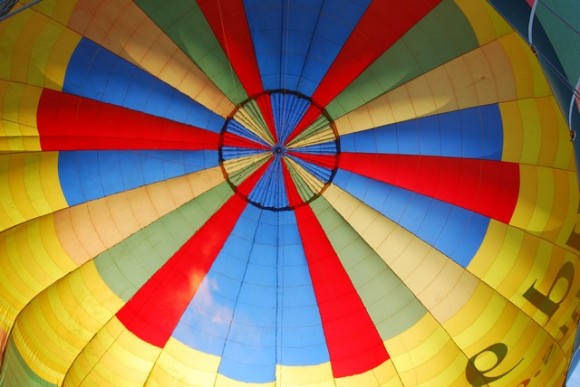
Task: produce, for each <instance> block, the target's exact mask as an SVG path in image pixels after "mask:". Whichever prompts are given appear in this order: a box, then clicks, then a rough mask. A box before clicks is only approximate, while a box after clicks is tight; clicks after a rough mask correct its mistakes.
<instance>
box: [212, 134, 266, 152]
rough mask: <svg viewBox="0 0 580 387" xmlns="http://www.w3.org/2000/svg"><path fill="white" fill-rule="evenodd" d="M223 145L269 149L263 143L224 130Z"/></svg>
mask: <svg viewBox="0 0 580 387" xmlns="http://www.w3.org/2000/svg"><path fill="white" fill-rule="evenodd" d="M223 141H224V146H231V147H236V148H248V149H260V150H269V149H270V147H267V146H265V145H263V144H260V143H257V142H255V141H253V140H250V139H247V138H243V137H240V136H238V135H236V134H233V133H230V132H226V133H225V134H224V139H223Z"/></svg>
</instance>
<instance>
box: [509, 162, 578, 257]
mask: <svg viewBox="0 0 580 387" xmlns="http://www.w3.org/2000/svg"><path fill="white" fill-rule="evenodd" d="M555 187H558V189H555ZM578 201H579V193H578V189H577V177H576V174H575V173H574V172H569V171H564V170H559V169H549V168H543V167H536V166H530V165H520V194H519V197H518V201H517V205H516V208H515V211H514V214H513V216H512V219H511V220H510V224H511V225H513V226H516V227H518V228H521V229H523V230H526V231H528V232H530V233H532V234H534V235H538V236H541V237H543V238H546V239H548V240H552V241H554V242H556V243H557V244H558V245H559V246H562V247H565V248H568V249H570V247H569V246H567V245H566V241H567V239H568V236H569V233H570V230H571V229H573V228H574V225H575V223H576V207H577V203H578Z"/></svg>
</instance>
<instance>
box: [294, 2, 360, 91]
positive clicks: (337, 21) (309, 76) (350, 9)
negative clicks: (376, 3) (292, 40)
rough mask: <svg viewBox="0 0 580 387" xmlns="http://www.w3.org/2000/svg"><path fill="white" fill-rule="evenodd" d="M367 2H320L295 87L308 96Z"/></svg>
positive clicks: (349, 32) (322, 76)
mask: <svg viewBox="0 0 580 387" xmlns="http://www.w3.org/2000/svg"><path fill="white" fill-rule="evenodd" d="M369 4H370V0H351V1H345V2H342V3H341V5H340V7H337V6H336V4H335V3H334V2H333V1H326V2H324V5H323V6H322V12H321V13H320V15H319V18H318V20H317V22H316V29H315V31H314V35H312V40H311V41H310V42H309V44H310V46H309V48H308V56H307V57H306V63H305V65H304V68H303V70H302V73H301V74H300V80H299V82H298V88H297V90H298V91H300V92H301V93H302V94H305V95H307V96H312V94H313V93H314V91H315V90H316V88H317V87H318V85H319V84H320V82H321V81H322V79H323V78H324V76H325V75H326V72H327V71H328V69H329V68H330V66H331V65H332V63H333V62H334V60H335V58H336V56H337V55H338V53H339V52H340V50H341V49H342V46H343V45H344V43H345V42H346V41H347V39H348V37H349V36H350V35H351V33H352V31H353V30H354V29H355V27H356V25H357V24H358V22H359V20H360V18H361V17H362V15H363V14H364V12H365V11H366V9H367V7H368V6H369ZM297 17H300V16H297Z"/></svg>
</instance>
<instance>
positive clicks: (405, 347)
mask: <svg viewBox="0 0 580 387" xmlns="http://www.w3.org/2000/svg"><path fill="white" fill-rule="evenodd" d="M385 347H386V348H387V349H388V351H389V354H390V355H391V359H392V361H393V364H394V365H395V368H396V369H397V372H398V373H399V376H400V378H401V380H402V382H403V384H404V385H406V386H418V385H429V384H431V385H433V386H453V385H455V384H457V383H465V377H464V373H465V364H466V363H467V358H466V356H465V355H464V354H463V353H462V352H461V351H460V350H459V348H458V347H457V345H455V343H454V342H453V341H452V340H451V338H450V337H449V335H448V334H447V332H445V330H444V329H443V328H442V327H441V326H440V324H439V323H438V322H437V321H436V320H435V319H434V318H433V316H431V315H429V314H426V315H425V316H423V317H422V318H421V320H419V321H418V322H417V323H416V324H415V325H414V326H413V327H411V328H410V329H408V330H406V331H405V332H403V333H401V334H400V335H398V336H395V337H393V338H391V339H389V340H387V341H385ZM450 359H452V360H451V361H449V360H450Z"/></svg>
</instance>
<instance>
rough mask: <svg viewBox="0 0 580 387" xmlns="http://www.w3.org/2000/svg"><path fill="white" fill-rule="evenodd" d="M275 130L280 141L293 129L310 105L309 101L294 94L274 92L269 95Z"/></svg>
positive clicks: (284, 139)
mask: <svg viewBox="0 0 580 387" xmlns="http://www.w3.org/2000/svg"><path fill="white" fill-rule="evenodd" d="M270 101H271V104H272V111H273V113H274V122H275V123H276V132H277V135H278V139H279V142H280V143H283V144H284V143H286V138H288V136H289V135H290V133H291V132H292V131H293V130H294V128H295V127H296V125H297V124H298V122H299V121H300V120H301V119H302V117H303V116H304V113H306V111H307V110H308V108H309V107H310V101H308V100H307V99H304V98H302V97H298V96H296V95H294V94H285V93H275V94H271V95H270Z"/></svg>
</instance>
